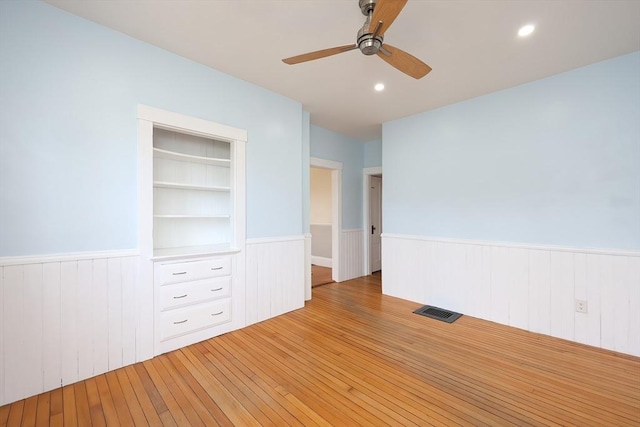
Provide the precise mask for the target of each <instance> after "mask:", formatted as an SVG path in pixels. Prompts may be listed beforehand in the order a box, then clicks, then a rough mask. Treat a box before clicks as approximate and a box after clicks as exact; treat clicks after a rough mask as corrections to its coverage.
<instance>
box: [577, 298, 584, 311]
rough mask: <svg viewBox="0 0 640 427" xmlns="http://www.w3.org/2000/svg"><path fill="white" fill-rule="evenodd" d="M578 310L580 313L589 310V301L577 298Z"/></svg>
mask: <svg viewBox="0 0 640 427" xmlns="http://www.w3.org/2000/svg"><path fill="white" fill-rule="evenodd" d="M576 311H577V312H578V313H586V312H587V302H586V301H585V300H581V299H577V300H576Z"/></svg>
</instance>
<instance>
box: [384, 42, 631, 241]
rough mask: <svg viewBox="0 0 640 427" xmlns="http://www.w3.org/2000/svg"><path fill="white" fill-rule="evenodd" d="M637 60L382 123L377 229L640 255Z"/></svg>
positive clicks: (620, 60) (587, 69)
mask: <svg viewBox="0 0 640 427" xmlns="http://www.w3.org/2000/svg"><path fill="white" fill-rule="evenodd" d="M639 75H640V53H634V54H630V55H626V56H622V57H619V58H615V59H612V60H609V61H605V62H601V63H598V64H594V65H591V66H587V67H583V68H580V69H577V70H573V71H569V72H566V73H563V74H559V75H556V76H553V77H549V78H546V79H543V80H539V81H536V82H532V83H529V84H525V85H522V86H518V87H515V88H512V89H507V90H503V91H501V92H496V93H493V94H490V95H485V96H482V97H479V98H476V99H472V100H470V101H466V102H461V103H459V104H455V105H451V106H448V107H445V108H440V109H438V110H434V111H430V112H426V113H422V114H418V115H415V116H411V117H407V118H403V119H399V120H395V121H392V122H388V123H385V124H384V125H383V157H384V174H385V184H386V185H385V190H384V213H385V217H384V229H385V232H388V233H402V234H413V235H422V236H437V237H447V238H460V239H476V240H491V241H502V242H520V243H531V244H549V245H561V246H576V247H590V248H614V249H630V250H639V249H640V221H639V220H638V218H640V161H639V160H640V126H638V118H639V117H640V79H639V78H638V76H639Z"/></svg>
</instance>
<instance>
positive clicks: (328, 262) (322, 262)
mask: <svg viewBox="0 0 640 427" xmlns="http://www.w3.org/2000/svg"><path fill="white" fill-rule="evenodd" d="M311 264H313V265H318V266H320V267H328V268H331V266H332V265H333V260H332V259H331V258H326V257H321V256H314V255H311Z"/></svg>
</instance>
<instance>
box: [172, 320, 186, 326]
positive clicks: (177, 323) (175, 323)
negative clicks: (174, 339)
mask: <svg viewBox="0 0 640 427" xmlns="http://www.w3.org/2000/svg"><path fill="white" fill-rule="evenodd" d="M187 320H189V319H184V320H181V321H179V322H173V324H174V325H179V324H180V323H184V322H186V321H187Z"/></svg>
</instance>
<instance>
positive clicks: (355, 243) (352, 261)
mask: <svg viewBox="0 0 640 427" xmlns="http://www.w3.org/2000/svg"><path fill="white" fill-rule="evenodd" d="M363 239H364V234H363V231H362V230H342V236H341V239H340V246H341V247H340V271H339V273H340V277H339V280H338V281H339V282H343V281H345V280H351V279H355V278H356V277H361V276H362V275H364V264H363V259H364V254H363V252H362V250H363V247H362V246H363Z"/></svg>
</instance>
